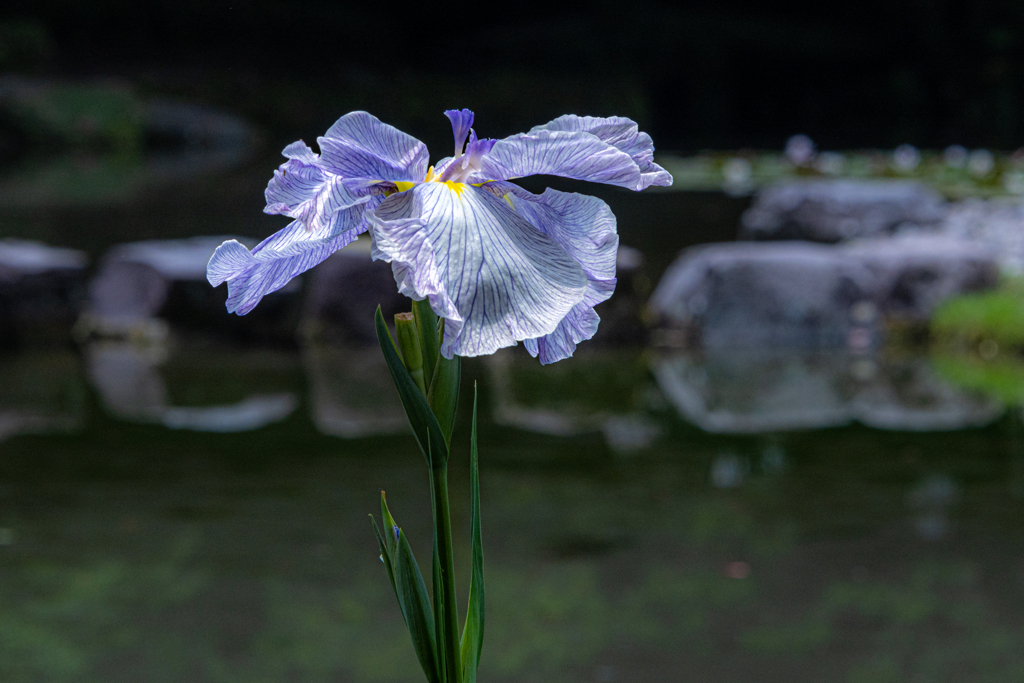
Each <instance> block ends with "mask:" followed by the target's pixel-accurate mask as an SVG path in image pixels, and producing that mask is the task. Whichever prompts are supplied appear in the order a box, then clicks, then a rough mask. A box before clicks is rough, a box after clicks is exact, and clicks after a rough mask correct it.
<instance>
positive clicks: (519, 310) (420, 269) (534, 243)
mask: <svg viewBox="0 0 1024 683" xmlns="http://www.w3.org/2000/svg"><path fill="white" fill-rule="evenodd" d="M372 232H373V238H374V251H375V253H377V254H378V256H381V255H382V256H384V257H385V258H386V259H387V260H390V261H391V262H392V268H393V270H394V273H395V280H396V281H397V282H398V285H399V290H400V291H401V292H402V293H403V294H406V295H407V296H410V297H411V298H413V299H416V300H422V299H425V298H426V299H428V300H429V301H430V304H431V307H432V308H433V309H434V311H435V312H436V313H437V314H438V315H440V316H442V317H444V318H446V319H447V320H446V322H445V338H444V341H443V344H442V348H441V352H442V353H443V354H444V355H445V357H448V358H450V357H451V356H452V355H453V354H457V355H460V356H479V355H484V354H489V353H494V352H495V351H496V350H498V349H499V348H502V347H506V346H513V345H514V344H515V343H516V342H518V341H522V340H524V339H531V338H534V337H540V336H544V335H546V334H550V333H551V332H553V331H554V330H555V328H556V327H557V326H558V324H559V322H561V320H562V319H563V318H565V316H566V315H567V314H568V312H569V311H570V310H571V309H572V307H573V306H575V305H576V304H578V303H580V302H581V301H582V300H583V298H584V295H585V293H586V284H587V280H586V276H585V274H584V273H583V270H582V268H581V267H580V265H579V263H577V262H576V260H575V259H573V258H572V257H571V256H570V255H569V253H568V252H567V251H566V250H565V249H564V248H563V247H562V246H561V245H560V244H559V243H558V242H557V241H556V240H555V239H553V238H551V237H549V236H547V235H545V234H544V233H542V232H541V231H540V230H538V229H537V228H536V227H534V226H533V225H531V224H530V223H528V222H527V221H526V220H524V219H523V218H522V217H521V216H520V215H518V214H517V213H516V212H515V211H513V210H512V208H511V207H510V206H509V204H508V203H507V202H506V201H504V200H503V199H500V198H498V197H495V196H494V195H493V194H491V193H490V192H487V191H485V190H482V189H480V188H477V187H473V186H470V185H464V184H455V183H452V184H446V183H424V184H422V185H417V186H416V187H414V188H413V189H411V190H409V191H407V192H401V193H398V194H395V195H392V196H391V197H389V198H388V199H386V200H384V202H383V203H382V204H381V205H380V207H378V209H377V210H376V212H375V213H374V216H373V219H372Z"/></svg>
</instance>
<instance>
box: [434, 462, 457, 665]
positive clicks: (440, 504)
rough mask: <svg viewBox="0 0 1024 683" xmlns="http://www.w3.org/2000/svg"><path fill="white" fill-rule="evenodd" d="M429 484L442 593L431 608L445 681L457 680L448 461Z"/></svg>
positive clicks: (441, 465)
mask: <svg viewBox="0 0 1024 683" xmlns="http://www.w3.org/2000/svg"><path fill="white" fill-rule="evenodd" d="M430 474H431V476H430V484H431V486H432V487H433V496H432V499H433V503H434V538H435V539H437V549H438V555H439V556H440V558H439V559H440V562H439V564H440V569H441V581H440V585H441V589H442V593H443V594H442V595H441V596H436V597H435V604H434V609H435V610H438V609H440V610H441V613H442V622H443V624H444V637H443V639H442V642H440V643H438V649H439V650H440V651H439V652H438V655H439V656H440V657H441V658H443V659H444V662H445V672H446V674H447V679H448V680H447V683H461V681H462V661H461V657H460V654H459V611H458V607H457V603H456V600H455V560H454V557H453V553H452V523H451V516H450V514H449V512H448V464H447V463H444V464H438V465H437V466H436V467H434V468H433V470H432V471H431V473H430Z"/></svg>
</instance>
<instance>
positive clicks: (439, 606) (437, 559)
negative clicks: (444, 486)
mask: <svg viewBox="0 0 1024 683" xmlns="http://www.w3.org/2000/svg"><path fill="white" fill-rule="evenodd" d="M427 474H428V476H429V478H430V509H431V511H432V514H433V522H434V544H433V545H434V549H433V556H434V557H433V572H432V573H431V576H432V577H433V582H432V583H433V591H434V592H433V596H434V631H435V633H436V634H437V642H438V652H441V653H443V652H444V645H443V643H444V642H445V632H444V585H443V584H442V583H441V548H440V545H439V543H438V541H439V534H438V526H437V505H436V504H435V503H436V496H435V494H434V469H433V468H430V469H428V470H427ZM437 664H438V669H440V673H441V680H442V681H447V680H448V675H447V667H446V666H445V662H444V656H439V657H438V658H437Z"/></svg>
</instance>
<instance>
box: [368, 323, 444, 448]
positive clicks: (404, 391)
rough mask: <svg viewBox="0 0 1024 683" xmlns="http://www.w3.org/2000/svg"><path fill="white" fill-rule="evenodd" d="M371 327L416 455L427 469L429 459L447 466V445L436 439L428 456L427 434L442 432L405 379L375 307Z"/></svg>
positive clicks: (413, 385)
mask: <svg viewBox="0 0 1024 683" xmlns="http://www.w3.org/2000/svg"><path fill="white" fill-rule="evenodd" d="M374 324H375V325H376V328H377V340H378V341H379V342H380V349H381V351H383V352H384V360H385V361H386V362H387V364H388V370H390V371H391V378H392V379H393V380H394V381H395V387H396V388H397V389H398V395H399V397H401V399H402V405H403V406H404V407H405V414H406V415H407V416H408V417H409V423H410V424H411V425H412V431H413V434H415V435H416V441H417V442H418V443H419V446H420V451H422V452H423V457H424V458H426V459H427V465H429V466H430V467H433V466H434V462H433V458H435V457H436V458H437V459H438V460H439V462H448V445H447V443H446V442H443V441H442V440H441V439H437V441H438V444H437V446H438V448H436V449H434V450H435V451H436V453H432V452H431V450H430V449H429V448H428V445H427V434H428V432H433V433H434V434H443V433H444V430H443V429H441V425H440V424H438V421H437V418H436V417H435V416H434V413H433V411H432V410H431V409H430V406H429V405H428V404H427V399H426V397H425V396H424V395H423V392H421V391H420V390H419V388H418V387H417V386H416V383H415V382H414V381H413V379H412V377H411V376H410V375H409V371H408V370H406V368H405V364H404V363H402V359H401V358H400V357H399V355H398V349H397V348H395V342H394V340H393V339H392V338H391V332H389V331H388V326H387V325H386V324H385V323H384V316H383V315H382V314H381V312H380V306H378V307H377V312H376V313H375V314H374ZM424 367H426V366H424Z"/></svg>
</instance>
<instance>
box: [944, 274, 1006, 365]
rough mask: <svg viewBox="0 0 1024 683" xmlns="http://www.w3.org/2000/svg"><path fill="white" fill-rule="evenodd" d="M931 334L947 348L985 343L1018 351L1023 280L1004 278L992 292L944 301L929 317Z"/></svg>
mask: <svg viewBox="0 0 1024 683" xmlns="http://www.w3.org/2000/svg"><path fill="white" fill-rule="evenodd" d="M931 334H932V336H933V337H934V338H935V339H936V340H937V341H939V342H940V343H943V344H946V345H954V346H956V345H959V346H964V345H967V346H974V345H977V344H979V343H982V342H985V341H986V340H988V341H990V342H995V343H996V344H997V345H999V346H1001V347H1004V348H1007V349H1019V348H1021V347H1022V346H1024V278H1022V277H1014V278H1004V279H1003V280H1002V282H1001V283H1000V285H999V287H998V288H996V289H994V290H991V291H986V292H981V293H978V294H965V295H962V296H958V297H954V298H952V299H949V300H947V301H945V302H944V303H943V304H942V305H941V306H939V308H938V310H936V311H935V314H934V315H933V316H932V320H931ZM996 351H998V348H997V349H996Z"/></svg>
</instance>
